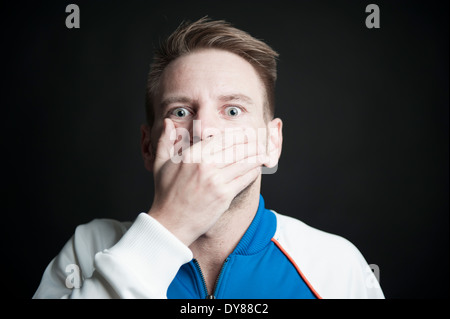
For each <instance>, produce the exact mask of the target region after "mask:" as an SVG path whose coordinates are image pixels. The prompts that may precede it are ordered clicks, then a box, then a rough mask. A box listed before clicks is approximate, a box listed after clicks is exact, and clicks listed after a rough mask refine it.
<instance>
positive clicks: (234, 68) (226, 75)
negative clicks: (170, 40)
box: [152, 49, 266, 142]
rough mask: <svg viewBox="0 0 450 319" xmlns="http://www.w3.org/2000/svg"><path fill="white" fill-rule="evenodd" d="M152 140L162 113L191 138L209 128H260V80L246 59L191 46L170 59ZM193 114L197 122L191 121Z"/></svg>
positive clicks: (262, 123) (262, 92) (262, 125)
mask: <svg viewBox="0 0 450 319" xmlns="http://www.w3.org/2000/svg"><path fill="white" fill-rule="evenodd" d="M155 102H156V103H154V105H155V115H156V116H155V123H154V125H153V128H152V140H153V141H157V140H158V137H159V135H160V133H161V128H162V123H163V120H164V118H170V119H171V120H172V121H173V122H174V124H175V127H176V128H184V129H185V130H187V131H189V133H190V138H191V142H192V141H194V142H195V141H196V140H199V139H205V138H206V137H207V136H205V135H209V134H211V132H212V131H211V130H210V129H211V128H214V129H215V131H216V132H217V131H220V132H221V133H223V132H224V131H225V130H226V129H230V128H243V129H253V130H254V131H255V132H256V131H257V129H258V128H265V127H266V123H265V121H264V102H265V89H264V86H263V84H262V82H261V80H260V78H259V76H258V74H257V72H256V71H255V69H254V68H253V67H252V65H251V64H250V63H248V62H247V61H245V60H244V59H243V58H241V57H239V56H238V55H236V54H233V53H230V52H227V51H223V50H216V49H205V50H199V51H195V52H193V53H191V54H188V55H186V56H183V57H180V58H178V59H176V60H175V61H173V62H172V63H170V64H169V65H168V66H167V68H166V69H165V70H164V72H163V74H162V76H161V81H160V88H159V95H157V96H156V101H155ZM194 120H196V121H200V122H197V123H196V124H197V125H194V122H193V121H194Z"/></svg>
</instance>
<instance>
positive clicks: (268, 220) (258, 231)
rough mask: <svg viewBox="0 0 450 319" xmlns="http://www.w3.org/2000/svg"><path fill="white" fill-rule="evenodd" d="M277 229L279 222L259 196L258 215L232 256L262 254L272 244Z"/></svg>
mask: <svg viewBox="0 0 450 319" xmlns="http://www.w3.org/2000/svg"><path fill="white" fill-rule="evenodd" d="M276 228H277V220H276V217H275V215H274V213H273V212H271V211H270V210H268V209H266V208H265V206H264V199H263V197H262V195H259V205H258V210H257V211H256V215H255V217H254V218H253V221H252V223H251V224H250V226H249V227H248V228H247V231H246V232H245V234H244V236H242V238H241V240H240V241H239V243H238V245H237V246H236V248H235V249H234V251H233V252H232V253H231V255H230V256H233V255H253V254H256V253H258V252H260V251H261V250H262V249H264V247H266V246H267V245H268V244H269V243H270V241H271V239H272V237H273V236H274V235H275V231H276Z"/></svg>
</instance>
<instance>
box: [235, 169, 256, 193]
mask: <svg viewBox="0 0 450 319" xmlns="http://www.w3.org/2000/svg"><path fill="white" fill-rule="evenodd" d="M260 174H261V167H259V166H258V167H255V168H253V169H251V170H249V171H247V172H246V173H245V174H244V175H241V176H239V177H237V178H235V179H233V180H232V181H231V182H229V183H228V184H227V187H228V188H229V189H230V192H233V193H234V194H238V193H239V192H241V191H242V190H243V189H244V188H246V187H247V186H248V185H250V184H251V183H252V182H254V181H255V180H256V179H257V178H258V176H259V175H260Z"/></svg>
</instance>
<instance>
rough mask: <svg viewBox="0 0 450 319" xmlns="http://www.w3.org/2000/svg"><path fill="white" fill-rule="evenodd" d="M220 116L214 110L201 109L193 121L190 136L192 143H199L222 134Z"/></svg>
mask: <svg viewBox="0 0 450 319" xmlns="http://www.w3.org/2000/svg"><path fill="white" fill-rule="evenodd" d="M219 125H220V122H219V115H218V114H217V112H215V110H214V109H213V108H206V107H205V108H199V110H198V111H197V114H196V115H195V117H194V120H193V121H192V125H191V130H190V132H189V133H190V135H191V138H192V140H191V142H192V143H197V142H199V141H201V140H205V139H207V138H209V137H212V136H215V135H217V134H220V132H221V130H220V126H219Z"/></svg>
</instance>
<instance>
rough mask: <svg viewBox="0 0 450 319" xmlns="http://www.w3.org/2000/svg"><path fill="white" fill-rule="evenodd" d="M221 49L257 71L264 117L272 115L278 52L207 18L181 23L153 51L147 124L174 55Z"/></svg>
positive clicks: (228, 25)
mask: <svg viewBox="0 0 450 319" xmlns="http://www.w3.org/2000/svg"><path fill="white" fill-rule="evenodd" d="M205 48H212V49H222V50H225V51H228V52H231V53H234V54H237V55H238V56H240V57H242V58H244V59H245V60H246V61H247V62H249V63H250V64H251V65H252V66H253V67H254V68H255V70H256V71H257V73H258V75H259V77H260V78H261V81H262V83H263V85H264V87H265V91H266V103H265V105H264V107H265V114H266V118H273V116H274V108H275V82H276V78H277V61H276V58H277V57H278V53H277V52H275V51H274V50H273V49H272V48H271V47H270V46H268V45H267V44H266V43H264V42H262V41H261V40H258V39H255V38H254V37H252V36H251V35H250V34H248V33H247V32H244V31H242V30H239V29H237V28H234V27H233V26H231V24H230V23H228V22H226V21H223V20H216V21H213V20H210V19H209V18H207V17H204V18H201V19H200V20H197V21H195V22H192V23H191V22H183V23H181V25H180V26H179V27H178V28H177V29H176V30H175V31H174V32H173V33H172V34H171V35H170V36H169V37H168V38H167V40H166V41H164V42H163V43H162V44H161V46H160V48H159V49H158V50H156V52H155V54H154V57H153V62H152V64H151V67H150V72H149V74H148V81H147V93H146V116H147V123H148V124H149V125H150V126H152V125H153V122H154V118H155V114H154V105H153V102H154V97H155V95H156V92H157V90H158V87H159V81H160V78H161V75H162V73H163V71H164V69H165V68H166V67H167V65H169V63H170V62H172V61H174V60H175V59H177V58H178V57H181V56H183V55H186V54H189V53H190V52H193V51H194V50H196V49H205Z"/></svg>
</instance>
